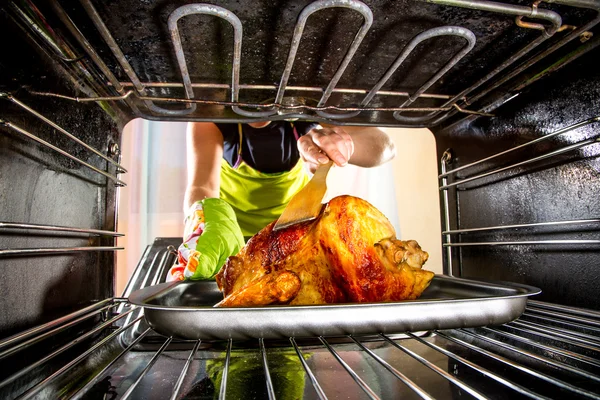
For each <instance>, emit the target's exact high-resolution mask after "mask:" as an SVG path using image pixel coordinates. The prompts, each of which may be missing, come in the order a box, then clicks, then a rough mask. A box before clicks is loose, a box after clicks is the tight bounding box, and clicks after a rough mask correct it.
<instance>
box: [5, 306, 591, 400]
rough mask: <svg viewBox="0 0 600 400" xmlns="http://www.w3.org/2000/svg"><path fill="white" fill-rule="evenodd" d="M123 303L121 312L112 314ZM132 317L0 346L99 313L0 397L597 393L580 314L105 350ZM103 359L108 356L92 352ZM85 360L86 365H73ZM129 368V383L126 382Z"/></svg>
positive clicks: (18, 347)
mask: <svg viewBox="0 0 600 400" xmlns="http://www.w3.org/2000/svg"><path fill="white" fill-rule="evenodd" d="M120 305H124V306H125V308H126V310H125V311H123V312H121V313H114V312H113V311H114V310H115V309H116V308H117V307H118V306H120ZM134 311H135V307H131V306H129V305H128V304H127V303H126V300H125V299H123V298H111V299H106V300H104V301H101V302H98V303H96V304H93V305H91V306H89V307H87V308H84V309H82V310H79V311H77V312H74V313H72V314H69V315H66V316H65V317H63V318H60V319H58V320H55V321H52V322H49V323H47V324H44V325H41V326H38V327H36V328H33V329H31V330H28V331H26V332H23V333H21V334H18V335H15V336H12V337H10V338H7V339H5V340H3V341H2V342H0V360H2V362H7V361H8V360H10V357H13V356H15V355H17V354H19V353H20V352H21V351H25V350H27V349H28V348H29V347H31V346H33V345H34V344H36V343H41V342H42V341H46V340H51V339H52V338H53V337H55V336H57V335H58V334H59V333H61V332H63V331H66V330H67V329H71V328H72V327H74V326H77V325H80V324H83V323H85V322H86V321H90V320H93V319H97V318H100V317H103V319H102V318H101V319H100V321H99V322H98V323H97V324H95V325H93V326H92V327H91V328H89V329H88V330H86V331H85V332H83V333H82V334H81V335H79V336H78V337H76V338H75V339H71V340H70V341H67V342H66V343H64V344H61V345H60V346H59V347H58V348H55V349H51V348H48V350H47V353H48V354H45V355H42V354H40V358H39V360H36V361H34V362H32V363H31V364H29V365H28V366H26V367H25V368H23V369H21V370H19V371H10V372H8V371H9V370H7V369H3V371H4V372H3V376H2V380H1V381H0V391H5V393H10V395H7V396H3V397H4V398H12V397H16V398H20V399H27V398H33V397H36V396H41V395H43V396H52V393H54V392H53V391H55V390H56V389H57V386H56V385H54V384H55V383H57V382H62V381H64V380H65V379H76V380H77V381H78V382H80V383H79V384H78V385H75V386H72V387H70V388H69V391H68V393H64V392H63V393H62V394H61V398H84V397H86V395H91V394H92V393H93V394H95V395H98V394H99V393H100V394H102V393H101V391H102V390H105V391H110V392H111V394H112V395H113V396H115V397H113V398H122V399H127V398H142V397H147V396H148V395H149V394H150V393H152V395H151V397H153V398H159V397H160V398H171V399H177V398H185V397H186V395H190V396H192V397H193V396H198V395H205V396H212V395H213V393H214V395H215V396H216V395H218V397H219V398H240V397H239V396H240V395H241V394H240V393H239V392H237V391H238V390H239V389H240V387H241V386H240V384H247V383H248V382H246V381H245V379H246V376H252V379H254V380H257V379H258V382H254V384H252V385H250V386H245V390H246V391H245V393H244V394H245V395H246V396H247V397H245V398H270V399H275V398H287V396H289V395H290V394H291V393H296V394H298V393H301V394H302V396H303V398H319V399H326V398H336V396H339V395H343V394H345V395H347V396H349V397H350V398H361V397H362V395H359V394H358V393H359V392H360V391H362V392H364V394H365V395H366V396H367V397H368V398H371V399H380V398H390V396H400V395H409V397H418V398H423V399H433V398H447V397H451V396H453V395H458V394H459V393H464V394H469V395H470V396H472V397H475V398H478V399H487V398H506V397H507V396H508V397H514V396H517V395H520V396H524V397H527V398H533V399H543V398H567V397H568V398H588V399H598V398H600V375H599V372H600V314H598V313H597V312H594V311H590V310H585V309H578V308H573V307H564V306H560V305H556V304H548V303H543V302H536V301H531V302H530V303H529V306H528V308H527V311H526V313H525V314H524V315H523V316H522V317H521V318H520V319H518V320H516V321H514V322H511V323H508V324H506V325H502V326H497V327H481V328H466V329H453V330H446V331H433V332H425V333H423V332H421V333H410V332H407V333H405V334H401V335H395V336H393V337H391V336H389V335H383V334H381V335H378V336H368V337H355V336H347V337H336V338H333V337H318V338H293V337H292V338H289V339H288V340H287V341H264V340H262V339H258V340H257V341H256V342H254V341H250V342H247V341H244V342H236V341H232V340H225V341H217V342H210V343H208V342H207V343H204V342H202V341H201V340H198V341H193V342H185V343H184V342H181V341H178V340H176V339H175V338H170V337H169V338H165V337H162V340H154V342H157V346H158V348H157V349H156V350H154V351H138V350H136V345H138V344H139V343H140V342H142V341H144V340H145V338H148V337H149V336H150V335H149V333H152V334H153V335H154V337H155V339H156V338H160V337H159V336H156V334H154V333H153V332H152V331H151V329H150V328H146V329H145V330H144V331H142V332H141V333H140V335H139V336H138V337H137V338H136V339H135V340H134V342H132V343H131V344H129V345H128V346H126V347H121V346H116V347H117V348H113V347H115V346H114V343H116V342H118V341H117V339H118V337H119V335H121V334H122V333H123V332H125V331H127V330H133V329H135V326H136V325H138V324H139V323H140V321H141V320H142V316H141V315H140V316H138V317H136V318H134V319H132V320H130V321H128V322H125V323H124V324H123V325H122V326H120V327H118V326H115V324H116V323H117V322H118V321H120V320H122V319H123V318H125V317H127V316H130V315H131V314H132V313H133V312H134ZM83 342H87V343H89V345H88V346H87V347H86V348H85V350H84V351H82V352H81V353H78V354H77V355H76V356H75V355H74V354H73V353H69V354H71V356H70V357H68V360H67V361H65V362H64V364H63V365H61V366H59V367H56V368H55V369H53V370H52V371H53V372H51V373H50V374H48V375H47V376H43V377H39V376H36V378H33V379H32V380H31V381H29V380H27V381H26V382H25V381H24V380H23V379H20V378H23V377H27V376H28V373H29V372H31V371H33V370H36V368H39V367H40V366H41V365H43V364H45V363H50V362H52V360H53V359H55V358H57V357H58V356H59V355H61V354H63V353H65V352H66V351H67V350H69V349H70V348H72V347H74V346H75V345H76V344H78V343H83ZM111 343H112V344H113V346H112V347H111ZM182 346H183V347H182ZM185 348H187V350H185ZM190 349H191V350H190ZM109 350H110V351H109ZM103 353H110V356H109V357H104V358H102V357H99V356H98V354H103ZM99 358H101V361H100V362H99V363H97V362H96V361H97V360H98V359H99ZM91 360H94V361H93V362H92V361H91ZM90 364H91V365H93V367H92V368H79V369H78V367H81V366H84V365H88V367H89V365H90ZM241 365H245V367H241ZM419 365H420V366H419ZM126 371H129V372H130V373H131V376H123V374H124V373H126ZM215 371H219V372H218V373H217V372H215ZM77 374H79V375H77ZM81 374H83V375H81ZM159 377H160V379H159ZM332 377H335V379H336V382H335V383H333V382H332V379H331V378H332ZM263 378H264V379H263ZM261 380H262V382H261ZM101 383H103V384H101ZM208 383H210V385H209V384H208ZM357 390H358V391H359V392H357ZM104 394H108V393H104Z"/></svg>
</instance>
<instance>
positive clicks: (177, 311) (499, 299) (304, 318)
mask: <svg viewBox="0 0 600 400" xmlns="http://www.w3.org/2000/svg"><path fill="white" fill-rule="evenodd" d="M540 292H541V290H540V289H538V288H535V287H532V286H527V285H522V284H515V283H504V282H502V283H491V282H480V281H474V280H469V279H462V278H454V277H449V276H444V275H436V276H435V277H434V278H433V280H432V282H431V284H430V285H429V287H428V288H427V289H426V290H425V291H424V292H423V294H422V296H421V297H420V298H419V299H418V300H409V301H402V302H393V303H391V302H390V303H360V304H359V303H354V304H324V305H316V306H268V307H247V308H213V307H212V306H213V305H214V304H216V303H217V302H219V301H220V300H222V298H223V295H222V293H221V292H220V291H219V290H218V288H217V284H216V283H215V282H214V281H196V282H192V281H184V282H176V283H173V282H170V283H162V284H160V285H155V286H150V287H147V288H144V289H141V290H138V291H136V292H134V293H132V294H131V296H130V297H129V301H130V302H131V303H133V304H136V305H138V306H141V307H144V314H145V317H146V320H147V321H148V324H149V325H150V326H151V327H152V328H153V329H154V330H155V331H157V332H158V333H161V334H163V335H166V336H174V337H177V338H181V339H204V340H209V339H227V338H231V339H236V340H243V339H252V338H265V339H276V338H286V337H292V336H293V337H309V336H310V337H315V336H337V335H348V334H352V335H359V334H372V333H388V334H392V333H401V332H405V331H413V332H414V331H424V330H432V329H449V328H465V327H475V326H482V325H499V324H503V323H507V322H509V321H512V320H514V319H516V318H518V317H519V316H520V315H521V314H522V313H523V311H524V310H525V305H526V302H527V297H528V296H533V295H536V294H539V293H540Z"/></svg>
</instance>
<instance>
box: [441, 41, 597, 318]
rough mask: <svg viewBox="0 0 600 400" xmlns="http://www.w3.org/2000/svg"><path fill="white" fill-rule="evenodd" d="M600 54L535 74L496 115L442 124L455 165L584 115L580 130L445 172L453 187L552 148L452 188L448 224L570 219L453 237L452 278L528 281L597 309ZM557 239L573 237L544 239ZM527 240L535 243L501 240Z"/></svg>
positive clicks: (557, 297) (564, 300) (546, 293)
mask: <svg viewBox="0 0 600 400" xmlns="http://www.w3.org/2000/svg"><path fill="white" fill-rule="evenodd" d="M599 56H600V52H599V51H598V49H597V48H596V49H595V50H594V51H592V52H590V53H589V54H587V55H586V56H584V57H582V58H580V59H579V60H577V61H575V62H573V63H571V64H570V65H568V66H567V67H565V68H563V69H562V70H560V71H558V72H556V73H555V74H554V75H552V76H551V77H549V78H545V79H541V80H539V81H538V82H537V83H536V84H535V85H533V86H531V87H530V89H529V90H527V91H526V92H523V93H521V94H520V96H518V97H517V98H515V99H513V100H512V101H510V102H508V103H507V104H505V105H504V106H503V107H501V108H499V109H497V110H495V111H494V112H495V114H496V117H495V118H477V119H473V118H472V119H468V120H466V121H462V122H459V123H455V124H454V125H451V126H447V127H445V128H443V129H438V130H436V137H437V148H438V152H439V156H440V157H441V156H442V154H443V152H444V151H446V150H447V149H451V155H452V159H451V161H450V163H449V165H448V166H447V170H451V169H455V168H459V167H461V166H464V165H466V164H469V163H472V162H475V161H477V160H480V159H483V158H486V157H488V156H490V155H494V154H496V153H499V152H501V151H503V150H506V149H509V148H511V147H514V146H517V145H520V144H523V143H526V142H528V141H531V140H534V139H537V138H541V137H543V136H544V135H547V134H551V133H553V132H557V131H559V130H561V129H563V128H566V127H569V126H572V125H574V124H576V123H578V122H582V121H583V123H582V124H581V126H580V127H579V128H577V129H573V130H570V131H568V132H565V133H562V134H558V135H555V136H554V137H551V138H550V139H548V140H541V141H539V142H536V143H534V144H532V145H528V146H525V147H523V148H522V149H518V150H516V151H512V152H510V153H507V154H505V155H502V156H500V157H496V158H494V159H492V160H489V161H487V162H483V163H479V164H477V165H474V166H472V167H469V168H465V169H463V170H461V171H457V172H456V173H452V174H450V175H449V176H448V177H447V179H448V181H447V184H449V185H452V184H453V183H456V182H458V181H460V180H462V179H465V178H469V177H476V176H478V175H481V174H484V173H486V172H488V171H494V170H498V169H501V168H504V167H509V166H511V165H514V164H516V163H521V162H525V161H528V160H531V159H533V158H536V157H538V156H543V155H546V154H555V155H553V156H549V157H547V158H543V159H539V160H538V161H535V160H533V162H525V163H523V164H521V165H520V166H516V167H513V168H506V169H505V170H504V171H500V172H498V173H493V174H490V175H488V176H485V177H480V178H478V179H473V180H471V181H470V182H465V183H463V184H460V185H456V186H452V187H449V188H448V201H449V214H450V229H451V230H464V229H472V228H481V227H496V226H501V225H502V226H504V225H513V224H531V223H542V222H558V221H567V222H568V221H574V222H572V223H565V224H560V225H548V226H533V227H532V226H527V227H515V228H512V229H496V230H485V231H480V232H462V233H454V234H451V235H450V240H451V241H452V242H454V244H453V245H452V247H451V249H452V268H453V273H454V274H455V275H459V274H460V275H462V276H463V277H469V278H485V279H499V280H506V281H516V282H522V283H527V284H531V285H535V286H538V287H540V288H541V289H542V290H543V293H542V295H541V296H540V299H543V300H546V301H551V302H555V303H560V304H567V305H573V306H579V307H590V308H595V309H599V308H600V297H598V287H599V285H600V271H599V269H598V268H599V267H600V245H599V244H598V243H599V242H600V241H598V228H599V221H598V220H595V221H593V220H594V219H597V218H599V217H600V201H599V198H600V159H598V155H599V154H600V143H598V140H597V139H598V138H599V137H600V136H599V134H600V123H597V122H594V121H597V120H598V119H600V118H595V119H594V117H598V116H599V115H600V70H599V69H598V68H597V60H598V57H599ZM590 119H591V120H590ZM440 183H441V180H440ZM441 193H442V194H443V191H442V192H441ZM442 199H443V196H442ZM442 204H443V203H442ZM580 220H592V221H580ZM446 239H447V238H446ZM556 240H560V241H568V242H553V243H548V242H547V241H556ZM523 241H528V242H535V243H530V244H522V243H521V244H513V245H510V244H498V243H497V242H523ZM459 242H460V243H459ZM484 242H485V243H489V244H482V243H484ZM490 242H493V243H490ZM540 242H544V243H540ZM461 243H462V244H461ZM445 255H446V254H445ZM446 259H447V257H446Z"/></svg>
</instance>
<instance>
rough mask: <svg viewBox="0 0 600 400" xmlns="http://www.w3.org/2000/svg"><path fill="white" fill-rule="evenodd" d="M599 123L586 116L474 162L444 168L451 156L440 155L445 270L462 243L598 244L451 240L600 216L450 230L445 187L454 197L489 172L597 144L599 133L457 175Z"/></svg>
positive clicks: (586, 222) (596, 242)
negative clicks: (513, 160)
mask: <svg viewBox="0 0 600 400" xmlns="http://www.w3.org/2000/svg"><path fill="white" fill-rule="evenodd" d="M598 122H600V116H595V117H592V118H588V119H586V120H583V121H579V122H577V123H574V124H572V125H569V126H566V127H564V128H562V129H559V130H557V131H554V132H551V133H549V134H546V135H543V136H540V137H538V138H536V139H533V140H530V141H527V142H525V143H522V144H519V145H517V146H513V147H510V148H508V149H506V150H503V151H500V152H498V153H495V154H492V155H490V156H488V157H485V158H482V159H479V160H477V161H474V162H470V163H468V164H465V165H462V166H460V167H456V168H453V169H450V170H448V169H447V168H448V165H449V162H450V161H451V158H452V155H451V150H447V151H446V152H444V154H442V157H441V159H440V171H441V173H440V175H438V178H439V180H440V186H439V190H440V191H441V194H442V206H443V213H442V219H443V224H444V230H443V231H442V246H443V247H444V248H445V249H446V257H447V260H448V262H449V273H450V275H452V250H451V248H452V247H465V246H515V245H559V246H561V245H599V244H600V239H559V240H517V241H479V242H475V241H471V242H465V241H459V242H456V241H452V235H464V234H477V233H487V232H491V231H503V230H512V231H519V230H522V229H531V228H547V227H561V226H563V227H569V226H580V225H581V226H589V225H597V224H598V223H600V218H588V219H579V220H562V221H546V222H536V223H527V224H508V225H497V226H486V227H476V228H462V229H452V228H451V227H450V210H449V193H448V192H449V189H451V188H454V189H455V195H456V196H458V192H459V191H461V190H469V189H471V188H470V187H469V186H468V185H464V184H467V183H469V182H474V181H477V180H480V179H483V178H487V177H490V176H493V175H497V174H501V173H503V172H506V171H511V170H514V169H516V168H519V167H522V166H525V165H529V164H534V163H537V162H539V161H542V160H545V159H550V158H553V157H556V156H559V155H562V154H565V153H569V152H573V151H575V150H578V149H581V148H583V147H586V146H590V145H593V144H596V143H600V136H597V135H596V136H593V137H591V138H589V139H585V140H581V141H579V142H576V143H574V144H569V145H567V146H564V147H561V148H559V149H557V150H553V151H550V152H547V153H544V154H542V155H539V156H535V157H531V158H527V159H525V160H522V161H519V162H516V163H512V164H509V165H506V166H503V167H500V168H492V169H489V170H484V171H483V172H482V171H479V172H477V173H476V174H475V175H470V176H466V177H465V176H460V175H461V174H465V170H468V169H470V168H473V167H477V166H482V165H484V164H486V163H489V162H490V161H492V160H495V159H497V158H499V157H501V156H505V155H507V154H510V153H513V152H515V151H517V150H522V149H524V148H527V147H530V146H532V145H535V144H539V143H541V142H544V141H547V140H549V139H552V138H555V137H557V136H559V135H562V134H565V133H569V132H572V131H574V130H576V129H579V128H583V127H586V126H588V125H591V124H595V123H598ZM450 177H454V181H453V182H451V183H449V182H448V179H449V178H450Z"/></svg>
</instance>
